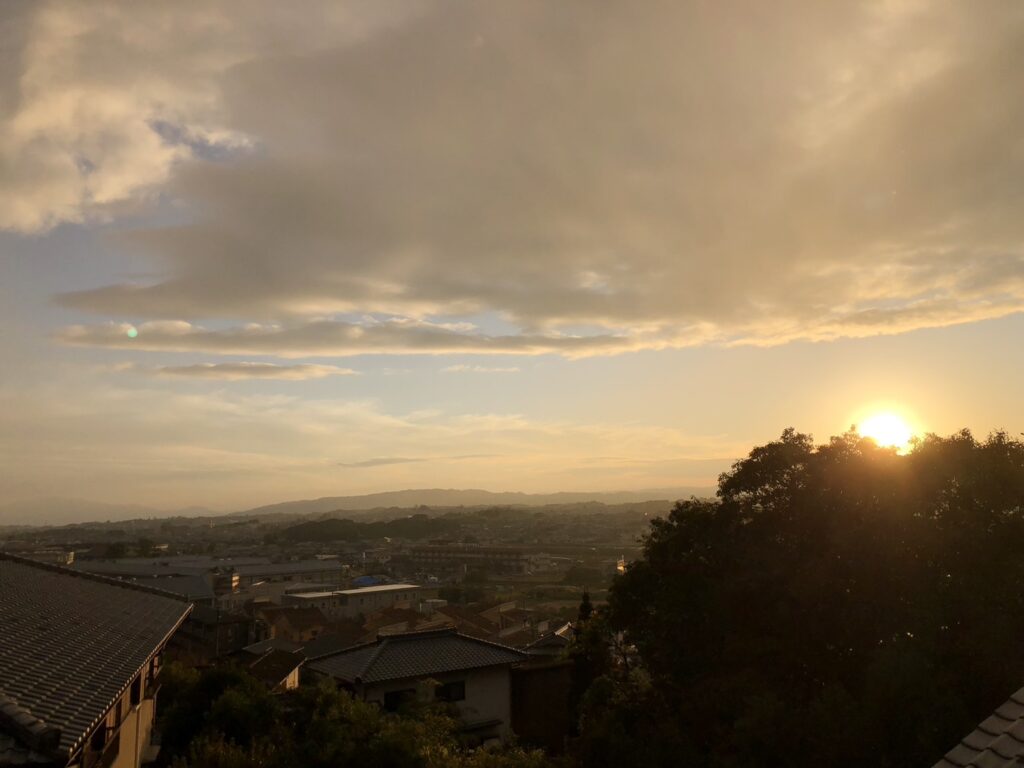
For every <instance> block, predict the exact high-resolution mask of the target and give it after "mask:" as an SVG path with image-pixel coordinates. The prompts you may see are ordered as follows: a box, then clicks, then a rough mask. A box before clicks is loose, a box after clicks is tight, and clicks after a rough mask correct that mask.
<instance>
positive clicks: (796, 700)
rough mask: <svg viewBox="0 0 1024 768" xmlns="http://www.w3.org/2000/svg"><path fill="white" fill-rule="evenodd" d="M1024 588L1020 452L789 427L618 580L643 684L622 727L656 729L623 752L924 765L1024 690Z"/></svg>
mask: <svg viewBox="0 0 1024 768" xmlns="http://www.w3.org/2000/svg"><path fill="white" fill-rule="evenodd" d="M1022 585H1024V444H1022V443H1021V442H1020V441H1018V440H1015V439H1011V438H1010V437H1009V436H1007V435H1006V434H1004V433H995V434H993V435H992V436H990V437H989V438H988V439H987V440H985V441H983V442H979V441H977V440H975V439H974V438H973V437H972V436H971V434H970V433H969V432H967V431H964V432H961V433H958V434H956V435H953V436H952V437H949V438H940V437H936V436H933V435H929V436H928V437H926V438H924V439H923V440H921V441H919V442H918V443H916V445H915V446H914V447H913V449H912V450H911V451H910V452H908V453H907V454H906V455H899V454H897V453H896V451H895V450H893V449H883V448H879V447H878V446H876V445H875V444H874V443H873V442H872V441H870V440H867V439H863V438H861V437H859V436H858V435H857V434H856V433H852V432H851V433H848V434H845V435H843V436H841V437H836V438H832V440H831V441H830V442H829V443H828V444H827V445H823V446H817V447H815V445H814V444H813V442H812V440H811V438H810V437H808V436H807V435H802V434H799V433H796V432H795V431H793V430H787V431H786V432H784V433H783V435H782V437H781V438H780V439H779V440H778V441H776V442H772V443H769V444H768V445H764V446H761V447H758V448H755V449H754V450H753V451H751V453H750V455H749V456H748V457H747V458H746V459H743V460H742V461H739V462H737V463H736V464H735V465H734V466H733V468H732V470H731V471H730V472H727V473H725V474H723V475H722V477H721V478H720V482H719V491H718V498H717V500H714V501H701V500H697V499H692V500H690V501H685V502H680V503H679V504H677V505H676V507H675V508H674V509H673V510H672V512H671V513H670V515H669V516H668V518H667V519H660V520H656V521H654V522H653V523H652V526H651V530H650V532H649V534H648V535H647V537H646V539H645V542H644V557H643V559H642V560H640V561H638V562H637V563H635V564H633V565H632V566H630V567H629V569H628V570H627V572H626V573H625V574H624V575H623V576H621V577H619V578H618V579H616V582H615V583H614V585H613V587H612V589H611V592H610V595H609V613H608V619H609V621H610V623H611V626H612V628H613V629H618V630H623V631H624V632H625V636H626V639H627V641H628V642H631V643H635V645H636V648H637V651H638V653H639V656H640V658H641V660H642V665H643V669H644V672H645V674H646V675H649V680H648V681H647V684H644V685H639V684H638V683H637V681H636V680H632V681H631V682H630V683H629V684H630V685H632V686H634V687H635V688H636V689H637V691H639V692H638V693H636V694H635V695H633V696H631V697H625V701H624V702H622V701H620V703H619V704H618V705H617V706H618V717H619V718H620V719H625V720H627V721H628V720H629V718H630V717H633V716H635V715H637V714H638V713H636V712H631V711H630V707H634V708H635V707H638V706H640V704H639V703H638V702H640V700H641V698H642V699H643V703H642V706H643V709H644V711H646V712H647V714H648V715H652V714H653V713H658V717H659V719H660V721H661V722H660V725H658V726H656V728H655V730H656V731H657V735H656V737H655V736H652V735H651V734H650V733H649V731H650V730H651V725H650V724H649V723H645V726H644V729H645V731H646V733H645V735H644V736H643V737H642V738H638V739H637V741H638V743H635V744H632V745H626V751H627V753H628V752H629V750H632V754H633V755H634V756H638V755H648V756H649V764H652V765H654V764H658V763H659V762H660V761H661V760H662V757H664V756H665V755H668V756H670V757H671V759H674V760H676V761H679V760H681V759H682V758H683V757H684V756H685V757H686V759H687V761H688V763H678V762H676V763H673V764H692V765H701V766H703V765H706V766H741V765H793V766H802V765H807V766H811V765H814V766H820V765H830V766H844V765H848V766H861V765H877V766H927V765H931V764H932V763H933V762H934V761H935V760H937V759H938V757H939V756H941V754H942V753H944V752H945V751H946V750H948V749H949V748H951V747H952V746H953V745H954V744H956V742H957V741H958V740H959V739H960V738H961V736H963V735H964V734H966V733H968V732H969V731H970V730H971V729H972V728H973V727H974V726H975V725H976V724H977V722H979V721H980V720H982V719H984V718H985V717H986V716H987V715H988V714H989V713H990V712H991V711H992V710H993V709H994V708H995V707H996V706H998V705H999V704H1000V703H1001V702H1002V701H1003V700H1005V698H1006V697H1007V696H1008V695H1009V694H1010V693H1011V692H1012V691H1014V690H1016V689H1017V688H1019V687H1020V686H1021V685H1024V653H1021V644H1022V642H1024V586H1022ZM634 677H635V676H634ZM591 695H592V698H593V697H597V696H603V697H604V699H603V700H604V702H605V703H606V704H608V706H612V705H613V704H614V702H615V700H616V696H618V698H619V699H623V697H622V695H621V691H620V693H619V694H615V693H614V692H612V691H609V690H602V689H601V688H600V686H599V687H598V688H597V689H595V690H594V691H592V692H591ZM609 702H611V703H609ZM602 717H603V718H605V719H606V720H607V718H608V717H613V716H612V715H608V714H607V713H603V714H602ZM602 727H604V728H606V729H607V728H609V727H611V726H610V725H609V723H608V722H605V723H604V724H603V725H602ZM629 730H630V729H628V728H625V729H623V732H624V733H626V732H629ZM592 735H593V734H591V736H592ZM586 738H588V736H587V735H586V734H585V738H584V742H585V741H586ZM640 742H642V743H640ZM655 742H657V743H658V745H659V748H658V750H657V753H655V752H652V751H651V750H652V749H653V748H652V747H651V745H652V744H654V743H655ZM666 745H668V749H665V747H666ZM645 749H647V750H648V751H647V752H644V750H645ZM612 752H613V750H601V754H605V755H611V754H612ZM609 759H610V758H609ZM666 759H668V758H666ZM592 762H594V763H595V764H597V763H599V762H600V759H599V758H597V759H595V760H593V761H592ZM609 764H610V763H609Z"/></svg>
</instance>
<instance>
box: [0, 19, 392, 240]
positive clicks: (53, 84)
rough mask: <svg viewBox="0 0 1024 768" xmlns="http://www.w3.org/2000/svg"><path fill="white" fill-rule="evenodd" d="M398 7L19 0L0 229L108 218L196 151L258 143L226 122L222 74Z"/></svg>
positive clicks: (5, 109) (1, 34)
mask: <svg viewBox="0 0 1024 768" xmlns="http://www.w3.org/2000/svg"><path fill="white" fill-rule="evenodd" d="M397 9H398V6H397V5H396V4H394V3H389V2H382V3H380V4H376V3H375V4H372V5H365V4H364V5H362V7H360V6H359V5H358V4H346V5H341V4H338V3H334V2H328V1H327V0H322V1H320V0H313V2H310V3H308V4H306V6H305V8H304V12H303V13H301V14H296V13H291V12H288V11H287V10H285V9H284V8H282V7H281V6H280V4H278V3H275V2H273V0H254V1H253V2H250V3H248V4H247V6H246V12H245V13H243V14H240V13H238V11H237V6H236V5H235V4H234V3H232V2H228V1H227V0H211V1H210V2H204V3H203V4H202V6H195V7H193V8H190V9H187V10H186V9H183V8H181V6H180V4H178V3H176V2H173V1H172V0H156V1H155V2H151V3H145V4H135V3H131V2H126V1H125V0H91V1H90V2H88V3H81V2H77V0H38V1H37V2H21V0H13V2H10V3H6V4H5V6H4V27H3V29H2V30H0V43H2V45H0V105H3V106H2V107H0V170H2V173H0V230H2V229H11V230H14V231H20V232H38V231H41V230H47V229H50V228H52V227H54V226H56V225H57V224H61V223H64V222H80V221H87V220H90V219H101V220H102V219H108V218H111V217H112V216H114V215H116V214H118V213H123V212H124V211H125V210H128V209H130V208H133V207H138V204H139V198H141V199H142V200H145V199H147V198H149V197H152V195H153V194H155V193H157V192H158V190H159V187H160V186H161V185H162V184H164V183H166V182H167V181H168V179H169V178H170V177H171V175H172V173H173V172H174V169H175V167H176V166H177V165H178V164H180V163H182V162H185V161H187V160H188V159H190V158H198V159H204V160H210V159H214V160H217V159H225V158H228V157H231V156H232V155H233V154H234V153H236V152H240V151H246V150H248V149H251V148H252V147H253V146H254V139H253V138H252V137H250V136H248V135H246V134H245V132H244V131H239V130H235V129H233V128H232V127H231V126H229V125H228V123H229V115H228V113H227V111H226V109H225V103H224V99H223V93H222V85H223V78H224V77H225V75H226V73H227V72H229V71H230V70H231V68H232V67H235V66H237V65H239V64H241V63H243V62H245V61H249V60H251V59H253V58H255V57H260V56H267V55H286V54H288V53H289V52H295V51H299V50H301V51H309V50H315V49H317V48H320V47H321V46H325V45H326V46H335V45H339V44H347V43H350V42H352V41H355V40H358V39H359V38H360V37H362V36H363V35H364V34H365V33H366V32H367V30H369V29H373V28H375V27H377V26H379V25H380V24H383V23H385V21H386V20H387V19H388V18H390V17H394V16H397V15H404V14H398V13H397Z"/></svg>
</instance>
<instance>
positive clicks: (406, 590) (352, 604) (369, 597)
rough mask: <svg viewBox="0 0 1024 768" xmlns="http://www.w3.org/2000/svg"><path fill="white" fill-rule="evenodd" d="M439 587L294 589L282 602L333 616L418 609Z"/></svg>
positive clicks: (400, 586) (353, 615)
mask: <svg viewBox="0 0 1024 768" xmlns="http://www.w3.org/2000/svg"><path fill="white" fill-rule="evenodd" d="M436 595H437V590H435V589H431V588H427V587H421V586H419V585H418V584H380V585H378V586H375V587H362V588H360V589H339V590H332V591H320V592H293V593H290V594H286V595H283V596H282V597H281V604H282V605H293V606H303V607H308V608H319V609H320V610H321V611H323V612H324V614H325V615H326V616H329V617H330V618H332V619H333V618H348V619H351V618H355V617H356V616H360V615H362V616H366V615H367V614H370V613H374V612H376V611H381V610H384V609H385V608H397V607H408V608H413V609H415V608H417V607H418V606H419V603H420V601H422V600H426V599H428V598H433V597H435V596H436Z"/></svg>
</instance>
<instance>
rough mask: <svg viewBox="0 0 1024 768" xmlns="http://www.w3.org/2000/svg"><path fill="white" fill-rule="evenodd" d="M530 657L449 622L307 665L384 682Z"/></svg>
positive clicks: (380, 639) (353, 678) (353, 679)
mask: <svg viewBox="0 0 1024 768" xmlns="http://www.w3.org/2000/svg"><path fill="white" fill-rule="evenodd" d="M527 658H529V657H528V656H527V655H526V654H525V653H522V652H521V651H517V650H515V649H514V648H508V647H507V646H504V645H499V644H497V643H490V642H487V641H486V640H479V639H477V638H475V637H469V636H467V635H462V634H459V633H458V632H456V631H455V630H454V629H452V628H450V627H446V628H444V629H433V630H426V631H422V632H407V633H404V634H396V635H386V636H384V637H378V638H377V640H376V642H373V643H367V644H365V645H358V646H356V647H354V648H349V649H348V650H345V651H340V652H338V653H333V654H330V655H329V656H321V657H320V658H317V659H314V660H312V661H310V662H309V663H308V665H307V666H308V667H309V668H310V669H312V670H314V671H316V672H320V673H321V674H325V675H329V676H331V677H334V678H337V679H339V680H343V681H345V682H350V683H351V682H356V681H359V682H362V683H379V682H382V681H385V680H405V679H409V678H423V677H429V676H430V675H436V674H441V673H444V672H455V671H458V670H463V669H478V668H480V667H491V666H497V665H502V664H515V663H517V662H520V661H524V660H525V659H527Z"/></svg>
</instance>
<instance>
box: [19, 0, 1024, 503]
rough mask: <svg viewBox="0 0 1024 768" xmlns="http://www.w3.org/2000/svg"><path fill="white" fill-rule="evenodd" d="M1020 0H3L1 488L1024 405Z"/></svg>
mask: <svg viewBox="0 0 1024 768" xmlns="http://www.w3.org/2000/svg"><path fill="white" fill-rule="evenodd" d="M1022 73H1024V4H1022V3H1020V2H1019V0H986V1H985V2H982V3H963V2H954V1H952V0H951V1H948V2H947V1H945V0H934V1H930V2H926V1H925V0H919V1H918V0H870V1H867V0H866V1H864V2H854V1H853V0H843V1H842V2H838V1H837V2H830V1H828V0H825V1H823V0H780V2H777V3H764V2H761V1H760V0H736V1H735V2H729V3H721V2H709V1H707V0H671V1H670V2H669V1H667V0H666V1H665V2H662V1H661V0H649V1H648V2H644V3H595V2H592V1H591V0H564V2H533V1H532V0H520V1H519V2H515V3H483V2H471V1H470V0H463V1H461V2H460V1H456V0H452V1H451V2H442V1H440V0H439V1H437V2H431V1H425V2H418V1H417V0H404V1H403V2H389V1H388V0H362V1H355V0H353V1H351V2H335V1H334V0H331V1H330V2H327V1H326V0H324V1H323V2H319V1H318V0H310V1H309V2H306V3H303V4H302V6H301V12H300V11H299V9H297V8H296V6H294V5H293V4H287V3H280V2H277V1H276V0H246V1H245V2H235V0H230V1H229V0H210V1H209V2H204V3H197V4H187V3H180V2H171V1H170V0H164V1H162V0H155V1H154V2H147V3H136V2H127V1H126V2H115V1H112V0H90V2H88V3H82V2H78V1H77V0H38V1H34V2H28V1H25V0H7V2H5V3H4V4H3V6H2V8H0V503H5V502H20V501H28V500H32V499H39V498H47V497H69V498H81V499H90V500H94V501H103V502H111V503H134V504H146V505H150V506H155V507H158V508H163V509H172V508H176V507H183V506H189V505H202V506H206V507H211V508H215V509H236V508H244V507H247V506H254V505H258V504H264V503H270V502H274V501H280V500H284V499H291V498H310V497H317V496H325V495H343V494H355V493H369V492H376V491H382V490H395V489H401V488H417V487H449V488H484V489H488V490H495V491H503V490H519V491H527V492H551V491H559V490H564V491H581V490H582V491H612V490H633V489H650V488H676V487H682V486H711V485H713V484H714V482H715V480H716V478H717V475H718V473H719V472H721V471H723V470H725V469H727V468H728V467H729V466H730V464H731V463H732V462H733V461H734V460H736V459H737V458H739V457H741V456H743V455H745V454H746V453H747V451H749V449H750V448H751V447H752V446H754V445H757V444H761V443H764V442H766V441H768V440H771V439H774V438H776V437H777V436H778V435H779V434H780V433H781V432H782V430H783V429H784V428H786V427H789V426H793V427H795V428H797V429H798V430H800V431H803V432H810V433H812V434H813V435H814V436H815V438H817V439H818V440H820V441H824V440H827V439H828V437H829V436H830V435H835V434H840V433H842V432H843V431H845V430H846V429H847V428H849V426H850V425H851V424H853V423H858V422H860V421H862V420H863V419H865V418H867V417H869V416H870V415H872V414H874V413H877V412H879V411H884V410H890V411H895V412H896V413H898V414H899V415H900V416H901V417H902V418H904V419H906V420H907V421H908V422H909V423H910V424H911V426H912V427H913V429H914V430H915V431H916V432H918V433H925V432H936V433H939V434H948V433H951V432H953V431H956V430H958V429H960V428H964V427H967V428H970V429H972V430H974V431H975V433H976V434H978V435H979V436H984V435H986V434H987V433H988V432H990V431H991V430H993V429H1006V430H1007V431H1009V432H1011V433H1013V434H1019V433H1020V432H1021V431H1022V430H1024V401H1022V400H1021V398H1020V392H1021V391H1024V362H1022V360H1024V355H1022V354H1021V349H1022V342H1024V314H1022V310H1024V132H1022V131H1021V126H1022V125H1024V74H1022Z"/></svg>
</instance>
